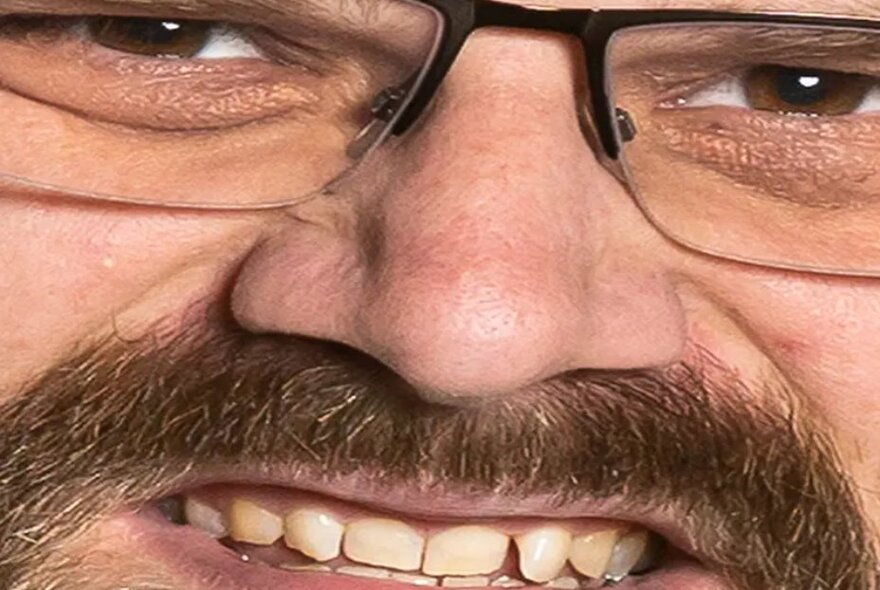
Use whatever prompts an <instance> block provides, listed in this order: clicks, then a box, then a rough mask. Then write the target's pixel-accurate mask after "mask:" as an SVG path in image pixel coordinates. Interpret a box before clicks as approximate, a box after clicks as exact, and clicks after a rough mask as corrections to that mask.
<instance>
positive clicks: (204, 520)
mask: <svg viewBox="0 0 880 590" xmlns="http://www.w3.org/2000/svg"><path fill="white" fill-rule="evenodd" d="M183 510H184V514H186V521H187V522H188V523H189V524H191V525H192V526H194V527H195V528H197V529H199V530H201V531H204V532H206V533H208V534H209V535H210V536H212V537H214V538H215V539H222V538H223V537H225V536H227V535H229V530H228V529H227V528H226V522H225V521H224V520H223V514H222V513H221V512H220V511H219V510H217V509H216V508H214V507H213V506H209V505H208V504H205V503H204V502H200V501H199V500H196V499H195V498H187V499H186V501H185V502H184V505H183Z"/></svg>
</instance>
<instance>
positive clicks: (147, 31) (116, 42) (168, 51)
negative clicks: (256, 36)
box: [86, 16, 259, 59]
mask: <svg viewBox="0 0 880 590" xmlns="http://www.w3.org/2000/svg"><path fill="white" fill-rule="evenodd" d="M86 33H87V36H88V38H89V39H90V40H91V41H93V42H95V43H97V44H99V45H102V46H104V47H108V48H110V49H114V50H116V51H121V52H124V53H130V54H133V55H143V56H153V57H163V58H193V57H200V58H215V59H216V58H224V57H225V58H231V57H258V56H259V51H258V50H257V49H256V48H255V47H254V46H253V45H251V44H249V43H247V41H245V40H244V39H242V36H241V35H238V34H235V33H234V32H232V31H230V30H229V29H227V28H224V27H222V25H219V24H218V23H215V22H210V21H198V20H186V19H159V18H122V17H105V16H101V17H90V18H88V19H86Z"/></svg>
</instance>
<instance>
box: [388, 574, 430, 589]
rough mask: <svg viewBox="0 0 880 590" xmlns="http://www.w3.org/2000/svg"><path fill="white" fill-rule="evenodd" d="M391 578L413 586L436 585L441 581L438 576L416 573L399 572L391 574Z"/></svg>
mask: <svg viewBox="0 0 880 590" xmlns="http://www.w3.org/2000/svg"><path fill="white" fill-rule="evenodd" d="M391 579H392V580H396V581H398V582H403V583H404V584H411V585H413V586H436V585H438V584H439V583H440V581H439V580H438V579H437V578H432V577H430V576H416V575H414V574H401V573H397V572H394V573H392V574H391Z"/></svg>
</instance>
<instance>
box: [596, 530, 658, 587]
mask: <svg viewBox="0 0 880 590" xmlns="http://www.w3.org/2000/svg"><path fill="white" fill-rule="evenodd" d="M647 548H648V531H638V532H635V533H630V534H628V535H626V536H625V537H623V538H622V539H620V541H618V542H617V545H615V546H614V550H613V551H612V552H611V559H609V560H608V566H607V568H606V569H605V576H606V577H608V578H611V579H616V578H622V577H624V576H626V575H627V574H628V573H629V572H630V570H632V569H633V567H635V565H636V564H637V563H639V561H640V560H641V559H642V555H644V553H645V550H646V549H647Z"/></svg>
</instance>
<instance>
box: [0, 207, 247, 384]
mask: <svg viewBox="0 0 880 590" xmlns="http://www.w3.org/2000/svg"><path fill="white" fill-rule="evenodd" d="M243 227H244V225H243V224H242V223H241V221H240V220H239V221H238V222H235V221H228V222H224V221H217V220H208V219H206V218H205V217H204V216H199V217H195V216H189V217H187V216H183V215H174V216H172V215H169V214H164V213H163V214H157V213H155V212H146V210H140V211H134V210H122V209H117V210H111V209H108V208H101V207H93V206H84V207H72V206H68V205H59V206H55V205H52V206H40V205H34V204H33V203H29V204H25V203H24V202H16V200H15V199H9V200H0V253H2V254H0V258H2V264H0V266H2V267H3V268H4V272H3V273H0V323H2V325H3V326H4V329H3V330H2V331H0V359H2V363H0V366H2V369H3V371H2V377H0V392H2V391H3V390H7V389H8V388H9V387H11V386H12V385H14V384H16V383H20V382H21V381H22V380H23V379H27V378H29V377H30V376H31V375H34V374H36V373H37V372H38V371H40V370H42V369H45V367H46V366H47V365H49V364H50V363H52V362H55V361H57V360H60V358H62V357H64V356H66V355H68V354H70V352H71V350H72V348H73V347H74V346H75V345H77V344H80V343H82V342H84V341H88V340H91V339H96V338H99V337H103V336H106V335H109V334H111V333H113V331H114V330H119V331H120V333H122V334H126V335H127V332H126V330H125V326H126V325H129V324H130V325H148V324H151V323H154V322H156V321H158V320H160V319H164V318H166V317H167V316H171V315H173V314H174V313H175V312H177V311H184V310H185V309H186V307H187V306H188V305H190V304H191V303H192V302H193V301H194V300H196V299H198V298H199V297H205V295H207V294H208V293H209V292H210V291H211V290H212V289H213V288H214V284H215V283H216V282H217V280H218V278H219V277H222V276H223V272H222V269H223V268H224V267H226V266H229V265H230V264H232V263H233V261H234V257H235V252H236V248H235V244H236V243H240V241H241V239H242V238H241V234H242V230H243ZM237 251H238V252H240V251H241V248H239V249H238V250H237ZM0 397H2V393H0Z"/></svg>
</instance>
